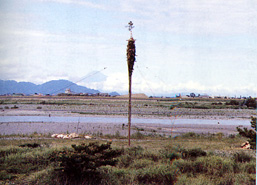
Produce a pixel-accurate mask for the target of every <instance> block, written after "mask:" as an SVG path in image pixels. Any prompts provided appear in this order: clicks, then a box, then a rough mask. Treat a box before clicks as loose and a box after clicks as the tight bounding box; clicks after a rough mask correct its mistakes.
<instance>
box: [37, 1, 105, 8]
mask: <svg viewBox="0 0 257 185" xmlns="http://www.w3.org/2000/svg"><path fill="white" fill-rule="evenodd" d="M40 1H41V2H55V3H62V4H75V5H80V6H85V7H89V8H96V9H102V10H105V9H106V7H105V6H104V5H102V4H97V3H92V2H89V1H82V0H40Z"/></svg>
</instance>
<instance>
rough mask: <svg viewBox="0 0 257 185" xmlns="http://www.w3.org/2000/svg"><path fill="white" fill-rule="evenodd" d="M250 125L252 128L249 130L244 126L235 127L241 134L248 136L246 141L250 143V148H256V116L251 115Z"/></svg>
mask: <svg viewBox="0 0 257 185" xmlns="http://www.w3.org/2000/svg"><path fill="white" fill-rule="evenodd" d="M251 127H252V128H253V129H250V130H248V129H247V128H245V127H244V128H243V129H241V128H239V127H237V128H236V129H237V131H238V132H239V134H240V135H241V136H243V137H247V138H249V139H248V141H249V143H250V145H251V148H252V149H256V117H253V116H252V117H251Z"/></svg>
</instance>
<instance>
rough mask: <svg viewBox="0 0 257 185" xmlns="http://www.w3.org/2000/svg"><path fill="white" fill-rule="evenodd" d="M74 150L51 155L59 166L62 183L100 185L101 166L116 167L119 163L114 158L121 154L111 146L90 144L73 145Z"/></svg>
mask: <svg viewBox="0 0 257 185" xmlns="http://www.w3.org/2000/svg"><path fill="white" fill-rule="evenodd" d="M72 148H73V150H70V151H69V150H63V151H60V152H57V153H53V154H52V155H51V157H50V158H51V160H52V161H56V162H58V163H59V165H58V166H57V167H56V170H57V171H59V174H58V175H59V176H60V179H61V180H60V181H61V183H62V182H64V181H69V182H74V183H75V184H76V183H78V184H80V183H82V182H87V183H89V184H90V183H92V184H95V183H99V182H100V180H101V177H100V176H99V172H98V171H97V169H98V168H99V167H101V166H105V165H111V166H114V165H115V164H116V162H117V160H115V159H114V158H116V157H117V156H119V155H120V154H121V150H113V149H111V144H110V143H107V144H102V145H99V144H98V143H89V144H88V145H85V144H81V145H78V146H76V145H72Z"/></svg>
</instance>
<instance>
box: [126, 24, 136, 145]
mask: <svg viewBox="0 0 257 185" xmlns="http://www.w3.org/2000/svg"><path fill="white" fill-rule="evenodd" d="M126 27H128V30H129V31H130V39H129V40H128V45H127V64H128V77H129V103H128V145H129V146H130V126H131V94H132V93H131V84H132V73H133V68H134V63H135V60H136V46H135V40H134V39H133V37H132V29H133V28H134V26H133V23H132V21H130V22H129V23H128V26H126Z"/></svg>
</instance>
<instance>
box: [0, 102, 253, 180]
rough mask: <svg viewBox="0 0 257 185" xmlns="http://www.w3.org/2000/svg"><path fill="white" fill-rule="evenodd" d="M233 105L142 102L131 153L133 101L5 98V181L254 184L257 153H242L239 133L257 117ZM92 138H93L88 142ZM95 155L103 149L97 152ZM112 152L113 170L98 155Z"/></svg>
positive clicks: (1, 174)
mask: <svg viewBox="0 0 257 185" xmlns="http://www.w3.org/2000/svg"><path fill="white" fill-rule="evenodd" d="M231 101H232V100H228V99H196V98H192V99H178V98H173V99H172V98H169V99H154V98H148V99H140V98H135V99H133V100H132V125H131V130H132V133H131V134H132V135H131V146H130V147H129V146H128V141H127V132H128V131H127V120H126V119H127V106H128V102H127V99H123V98H96V97H90V98H89V97H87V98H85V97H82V98H81V97H1V104H0V111H1V117H0V119H1V125H0V128H1V138H0V146H1V149H0V154H1V156H0V157H1V158H0V161H1V165H0V166H1V169H0V181H1V183H3V184H11V183H12V184H96V183H97V184H255V182H256V156H255V152H256V151H255V150H253V149H248V150H246V149H242V148H241V144H242V143H244V142H246V141H247V138H245V137H242V136H240V135H239V134H238V132H237V130H236V127H238V126H240V127H245V128H248V129H250V128H251V124H250V121H251V116H255V117H256V110H255V109H252V108H248V107H246V106H243V102H244V100H236V101H237V102H238V105H234V104H231ZM10 118H15V120H12V119H10ZM8 119H9V120H8ZM58 120H59V121H58ZM99 120H100V121H99ZM3 130H5V131H3ZM8 130H12V131H14V132H10V133H9V132H7V131H8ZM17 130H19V132H15V131H17ZM73 132H76V133H78V134H79V137H78V138H73V139H57V138H52V137H51V135H52V134H53V133H63V134H68V133H73ZM85 135H90V136H92V138H91V139H85V138H84V136H85ZM74 145H76V146H75V147H74ZM78 148H80V150H78ZM96 148H101V149H103V148H104V149H103V150H100V149H99V150H97V151H98V152H96V151H95V150H96ZM76 149H77V150H76ZM105 149H106V150H105ZM83 151H84V152H85V153H87V156H91V154H92V153H94V155H93V156H91V157H90V158H88V159H87V160H88V161H91V162H92V163H90V164H94V165H96V164H99V165H96V166H97V168H94V169H91V168H90V167H88V168H82V167H81V166H83V165H82V164H85V163H84V162H83V160H82V159H83V158H82V156H83V155H85V153H83ZM89 151H90V152H89ZM108 152H111V153H112V155H113V156H112V158H111V159H110V158H107V157H106V155H103V156H105V157H106V158H105V157H102V158H101V159H102V161H111V160H113V163H108V164H107V163H106V164H107V165H104V164H102V163H99V161H98V162H96V161H97V156H101V154H106V153H108ZM82 154H83V155H82ZM114 154H116V155H114ZM69 156H70V157H69ZM73 158H74V160H75V159H77V160H75V161H76V166H77V167H76V168H75V169H76V170H75V171H74V169H73V170H71V167H70V165H68V164H69V162H70V161H69V160H71V159H73ZM100 164H102V165H100ZM69 170H71V171H69ZM68 172H69V173H68ZM90 177H94V178H90Z"/></svg>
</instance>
